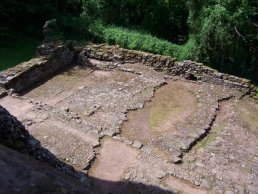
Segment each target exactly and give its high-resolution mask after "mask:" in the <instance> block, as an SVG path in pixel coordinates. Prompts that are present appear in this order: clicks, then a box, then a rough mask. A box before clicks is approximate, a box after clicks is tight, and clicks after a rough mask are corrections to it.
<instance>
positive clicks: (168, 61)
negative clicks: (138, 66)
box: [78, 44, 256, 95]
mask: <svg viewBox="0 0 258 194" xmlns="http://www.w3.org/2000/svg"><path fill="white" fill-rule="evenodd" d="M85 58H94V59H98V60H103V61H113V62H116V61H117V62H125V63H128V62H129V63H143V64H145V65H147V66H152V67H154V69H155V70H157V71H163V72H166V73H168V74H170V75H176V76H183V77H185V78H187V79H191V80H200V81H204V82H210V83H214V84H221V85H226V86H228V87H231V88H236V89H239V90H241V91H243V92H244V93H246V94H251V95H255V92H256V91H255V87H254V86H253V85H252V84H251V82H250V80H247V79H243V78H239V77H236V76H232V75H228V74H224V73H220V72H218V71H217V70H214V69H212V68H210V67H207V66H205V65H203V64H201V63H196V62H193V61H183V62H177V61H176V59H175V58H172V57H168V56H162V55H155V54H150V53H146V52H140V51H132V50H127V49H123V48H120V47H118V46H108V45H104V44H100V45H94V44H92V45H88V46H86V47H84V48H82V50H81V52H80V54H79V58H78V59H79V60H84V59H85Z"/></svg>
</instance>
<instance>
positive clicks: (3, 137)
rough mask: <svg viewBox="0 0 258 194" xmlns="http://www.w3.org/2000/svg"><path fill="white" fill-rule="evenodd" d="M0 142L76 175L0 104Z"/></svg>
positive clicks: (72, 169)
mask: <svg viewBox="0 0 258 194" xmlns="http://www.w3.org/2000/svg"><path fill="white" fill-rule="evenodd" d="M0 144H1V145H4V146H6V147H9V148H11V149H14V150H16V151H18V152H21V153H24V154H26V155H30V156H32V157H34V158H35V159H37V160H39V161H42V162H45V163H47V164H48V165H49V166H52V167H55V168H56V169H58V170H61V171H63V172H65V173H67V174H69V175H72V176H75V177H76V176H78V175H77V173H76V171H75V170H74V168H73V167H71V166H68V165H67V164H65V163H64V162H62V161H60V160H58V159H57V158H56V157H55V156H54V155H53V154H52V153H51V152H50V151H48V150H47V149H45V148H43V147H41V144H40V142H39V141H38V140H37V139H35V138H34V137H33V136H31V135H30V134H29V132H28V131H27V130H26V129H25V127H24V126H23V124H22V123H21V122H20V121H19V120H18V119H17V118H16V117H14V116H12V115H11V114H10V113H9V112H8V111H7V110H6V109H5V108H3V107H2V106H0Z"/></svg>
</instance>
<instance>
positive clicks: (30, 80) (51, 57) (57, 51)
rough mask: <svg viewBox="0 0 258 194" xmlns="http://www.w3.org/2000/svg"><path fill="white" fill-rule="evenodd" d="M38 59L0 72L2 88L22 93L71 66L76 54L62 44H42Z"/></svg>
mask: <svg viewBox="0 0 258 194" xmlns="http://www.w3.org/2000/svg"><path fill="white" fill-rule="evenodd" d="M38 54H39V55H38V57H37V58H33V59H31V60H30V61H27V62H24V63H21V64H18V65H16V66H15V67H13V68H10V69H7V70H4V71H1V72H0V87H2V88H4V89H6V90H9V89H14V90H15V91H16V92H21V91H23V90H25V89H27V88H29V87H31V86H32V85H34V84H35V83H36V82H39V81H42V80H43V79H45V78H47V77H48V76H50V75H52V74H53V73H55V72H57V71H58V70H60V69H62V68H64V67H65V66H67V65H69V64H71V62H72V61H73V57H74V53H73V51H71V50H70V49H69V48H68V47H67V46H65V45H64V44H63V43H61V42H50V43H45V44H42V45H41V46H40V48H39V50H38Z"/></svg>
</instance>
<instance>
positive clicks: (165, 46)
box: [103, 26, 180, 57]
mask: <svg viewBox="0 0 258 194" xmlns="http://www.w3.org/2000/svg"><path fill="white" fill-rule="evenodd" d="M103 38H104V40H105V42H106V43H108V44H118V45H120V46H122V47H124V48H128V49H133V50H141V51H146V52H152V53H156V54H163V55H171V56H173V57H179V53H180V46H178V45H176V44H173V43H171V42H169V41H166V40H162V39H159V38H157V37H154V36H151V35H149V34H144V33H140V32H138V31H135V30H128V29H126V28H121V27H115V26H109V27H107V28H105V30H104V31H103Z"/></svg>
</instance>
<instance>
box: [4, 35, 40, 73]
mask: <svg viewBox="0 0 258 194" xmlns="http://www.w3.org/2000/svg"><path fill="white" fill-rule="evenodd" d="M11 36H12V37H14V38H13V39H12V40H9V41H8V42H6V41H0V45H1V47H0V71H2V70H4V69H7V68H9V67H12V66H14V65H17V64H18V63H21V62H23V61H27V60H29V59H31V58H32V57H33V56H35V52H36V48H37V46H38V45H39V43H40V41H39V40H37V39H35V38H31V37H28V36H25V35H23V34H20V33H15V34H12V35H11Z"/></svg>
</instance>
